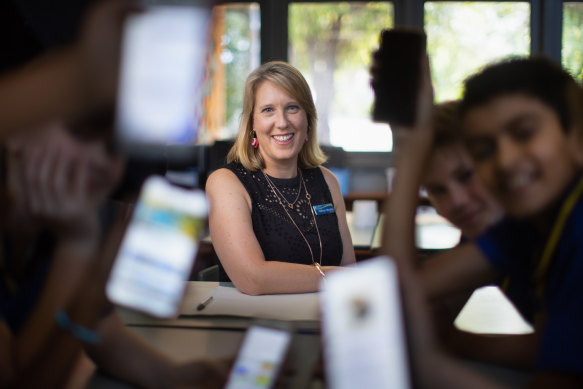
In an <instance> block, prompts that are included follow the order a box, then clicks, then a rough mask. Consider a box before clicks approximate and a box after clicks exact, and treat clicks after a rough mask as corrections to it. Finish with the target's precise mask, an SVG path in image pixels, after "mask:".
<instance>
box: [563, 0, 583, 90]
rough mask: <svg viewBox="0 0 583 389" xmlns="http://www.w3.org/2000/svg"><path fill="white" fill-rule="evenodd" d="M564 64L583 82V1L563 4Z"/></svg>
mask: <svg viewBox="0 0 583 389" xmlns="http://www.w3.org/2000/svg"><path fill="white" fill-rule="evenodd" d="M561 53H562V54H561V56H562V64H563V66H564V67H565V69H567V70H569V71H570V72H571V74H572V75H573V77H575V78H576V79H577V80H578V81H579V82H583V3H581V2H578V3H575V2H573V3H565V4H563V49H562V51H561Z"/></svg>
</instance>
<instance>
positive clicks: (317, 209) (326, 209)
mask: <svg viewBox="0 0 583 389" xmlns="http://www.w3.org/2000/svg"><path fill="white" fill-rule="evenodd" d="M312 208H313V209H314V213H315V214H316V215H326V214H329V213H334V205H333V204H331V203H328V204H322V205H314V206H313V207H312Z"/></svg>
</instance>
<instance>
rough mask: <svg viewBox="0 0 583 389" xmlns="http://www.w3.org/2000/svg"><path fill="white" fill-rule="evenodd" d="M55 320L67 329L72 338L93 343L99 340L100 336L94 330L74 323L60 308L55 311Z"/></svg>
mask: <svg viewBox="0 0 583 389" xmlns="http://www.w3.org/2000/svg"><path fill="white" fill-rule="evenodd" d="M55 322H56V323H57V325H58V326H59V327H61V328H62V329H64V330H66V331H69V332H70V333H71V335H73V337H74V338H76V339H79V340H80V341H82V342H84V343H90V344H95V343H99V342H100V341H101V337H100V336H99V334H98V333H97V332H96V331H94V330H92V329H89V328H87V327H84V326H82V325H80V324H77V323H75V322H74V321H72V320H71V318H69V316H68V315H67V314H66V313H65V311H63V310H62V309H57V310H56V311H55Z"/></svg>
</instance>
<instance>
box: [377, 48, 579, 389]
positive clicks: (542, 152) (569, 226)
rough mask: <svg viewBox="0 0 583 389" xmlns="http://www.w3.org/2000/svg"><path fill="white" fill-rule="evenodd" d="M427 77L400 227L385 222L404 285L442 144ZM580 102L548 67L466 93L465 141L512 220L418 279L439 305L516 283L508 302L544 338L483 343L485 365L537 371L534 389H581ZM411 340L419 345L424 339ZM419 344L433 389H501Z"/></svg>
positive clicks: (522, 65)
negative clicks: (421, 189) (427, 174)
mask: <svg viewBox="0 0 583 389" xmlns="http://www.w3.org/2000/svg"><path fill="white" fill-rule="evenodd" d="M425 66H426V68H425V69H424V72H423V73H422V74H423V77H424V78H423V80H424V82H423V89H422V91H421V95H420V108H419V110H418V121H417V124H416V126H415V128H409V129H397V131H396V133H397V134H396V136H397V139H398V141H399V143H398V146H399V147H401V151H402V152H400V153H399V154H398V158H399V160H398V161H397V164H398V167H399V169H398V170H397V174H398V175H399V176H398V177H396V178H395V184H394V187H393V192H392V194H391V199H390V201H389V202H388V204H387V207H388V212H390V214H391V215H393V216H394V217H393V218H390V219H389V218H387V222H386V223H387V224H386V228H385V231H386V233H385V241H384V243H385V251H386V252H387V253H388V254H389V255H392V256H393V257H394V258H395V259H396V260H397V261H398V262H399V264H400V267H401V269H402V272H403V274H405V279H407V274H408V271H409V270H411V268H412V267H411V266H412V264H413V263H414V259H415V257H414V245H413V243H414V240H413V239H414V238H413V237H414V235H413V233H412V231H413V221H412V220H413V216H414V204H413V201H412V200H411V198H414V197H413V196H414V194H415V193H416V188H417V187H418V185H419V182H420V179H421V175H422V171H423V167H424V162H425V160H426V158H427V154H428V150H429V147H430V144H431V139H432V137H433V133H432V131H433V130H432V126H431V125H430V120H429V118H430V112H431V105H432V104H431V100H432V97H431V92H430V82H429V71H428V64H427V63H426V64H425ZM579 94H580V91H579V89H578V86H577V84H576V83H575V81H574V80H573V79H572V77H571V76H570V75H569V74H568V73H566V72H565V71H564V70H563V69H561V68H560V67H559V66H557V65H555V64H553V63H551V62H550V61H548V60H545V59H542V58H532V59H515V60H511V61H507V62H502V63H499V64H495V65H492V66H489V67H487V68H485V69H484V70H483V71H482V72H481V73H479V74H477V75H475V76H474V77H472V78H470V79H469V80H468V81H467V82H466V90H465V93H464V98H463V100H462V103H461V107H460V115H461V119H462V129H463V135H464V137H465V139H466V143H467V145H468V149H469V151H470V154H471V155H472V157H473V159H474V162H475V167H476V172H477V173H478V175H479V176H480V178H481V179H482V181H483V182H484V184H485V185H486V187H487V188H488V189H489V190H490V191H491V193H492V194H493V195H494V196H495V197H496V199H497V200H498V201H499V203H500V204H501V205H502V207H503V208H504V210H505V212H506V215H507V216H506V218H505V219H504V220H503V221H502V222H501V223H499V224H497V225H496V226H495V227H493V228H492V229H490V230H488V231H487V232H486V233H485V234H483V235H481V236H480V237H478V238H477V240H476V241H475V242H473V243H466V244H464V245H461V246H460V247H459V248H456V249H455V250H453V251H452V252H450V253H447V254H445V255H443V256H441V257H439V258H435V259H434V260H432V261H428V262H427V264H426V265H424V266H423V267H422V268H421V269H420V272H419V273H418V275H420V278H421V281H422V282H423V284H424V287H425V288H424V289H425V291H426V293H428V294H429V296H432V297H435V296H443V295H447V294H449V293H452V292H456V291H459V290H464V289H466V288H475V287H477V286H480V285H484V284H486V283H488V282H492V281H494V280H495V279H496V278H497V277H499V276H501V275H502V276H506V277H509V279H510V285H509V288H508V290H507V294H508V296H509V297H510V299H511V300H512V301H513V302H514V304H515V305H516V306H517V308H518V309H519V310H520V311H521V313H522V314H523V316H524V317H525V318H526V319H527V320H529V321H531V323H533V325H534V327H535V334H533V335H524V336H513V337H511V339H486V340H485V341H484V344H483V346H484V349H483V350H482V351H483V352H484V353H486V354H487V355H485V356H484V357H485V358H484V359H487V360H491V361H496V362H500V363H507V364H514V365H520V366H523V367H528V368H531V369H533V370H534V374H533V376H532V380H531V383H530V385H529V387H549V386H551V385H554V386H556V387H561V388H571V387H573V388H575V387H581V385H583V334H581V333H580V330H581V328H583V292H582V291H580V288H581V286H580V285H582V283H581V280H583V244H581V243H579V242H578V241H579V239H578V237H580V236H581V234H582V233H583V224H582V222H583V200H582V199H581V196H580V194H581V191H583V184H582V183H581V182H580V176H581V159H580V153H579V149H580V148H581V144H580V142H579V139H578V138H579V134H578V131H579V127H580V125H581V123H580V120H579V118H578V111H576V110H575V109H573V104H575V102H574V101H573V99H574V97H575V96H579ZM577 101H578V100H577ZM578 108H580V104H579V106H578ZM397 215H398V216H397ZM403 225H405V228H403ZM405 285H406V286H407V285H408V287H409V288H411V287H413V288H415V286H414V284H411V283H408V282H406V283H405ZM409 308H411V306H409ZM413 308H415V307H413ZM412 322H416V320H415V318H414V319H413V320H412ZM413 330H414V331H413V332H412V336H413V337H414V338H415V337H418V336H419V335H421V336H427V334H426V333H423V331H421V332H416V331H415V328H413ZM412 344H413V348H414V350H413V353H414V354H417V353H419V354H418V355H416V356H415V357H414V358H415V362H416V366H417V368H419V369H421V370H422V372H419V373H420V374H419V376H420V377H422V379H423V380H426V381H424V384H427V386H441V387H497V386H496V385H495V384H494V383H492V382H489V381H488V380H486V379H484V378H483V377H480V376H478V375H476V374H472V373H470V372H468V371H467V370H465V369H463V368H462V367H460V366H459V365H457V364H456V363H455V361H452V360H450V359H448V358H447V357H445V356H443V355H442V354H441V353H440V352H439V350H437V349H436V348H435V347H433V348H431V350H427V348H428V344H431V343H427V342H423V344H422V343H417V342H416V341H415V339H414V340H413V342H412ZM423 354H424V355H423Z"/></svg>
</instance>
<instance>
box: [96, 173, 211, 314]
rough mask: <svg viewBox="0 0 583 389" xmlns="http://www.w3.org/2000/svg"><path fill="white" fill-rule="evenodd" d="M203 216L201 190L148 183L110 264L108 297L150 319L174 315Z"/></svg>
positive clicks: (204, 204)
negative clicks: (142, 313)
mask: <svg viewBox="0 0 583 389" xmlns="http://www.w3.org/2000/svg"><path fill="white" fill-rule="evenodd" d="M207 214H208V204H207V200H206V196H205V194H204V192H203V191H201V190H188V189H183V188H180V187H177V186H174V185H172V184H170V183H169V182H168V181H167V180H166V179H165V178H163V177H159V176H151V177H150V178H148V179H147V180H146V182H145V183H144V185H143V187H142V191H141V193H140V198H139V199H138V203H137V205H136V209H135V211H134V214H133V216H132V220H131V221H130V224H129V225H128V227H127V230H126V233H125V235H124V238H123V240H122V243H121V246H120V249H119V252H118V255H117V258H116V260H115V263H114V265H113V268H112V271H111V274H110V277H109V280H108V283H107V288H106V291H107V296H108V298H109V299H110V300H111V301H112V302H113V303H115V304H119V305H123V306H126V307H129V308H133V309H136V310H139V311H142V312H145V313H147V314H150V315H153V316H156V317H172V316H175V315H176V314H177V311H178V309H179V307H180V303H181V301H182V297H183V293H184V289H185V287H186V282H185V281H186V280H187V279H188V276H189V275H190V272H191V270H192V265H193V263H194V260H195V257H196V254H197V251H198V244H199V241H200V238H201V234H202V232H203V231H204V230H205V227H206V219H207Z"/></svg>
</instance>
